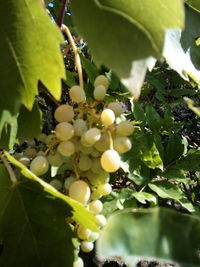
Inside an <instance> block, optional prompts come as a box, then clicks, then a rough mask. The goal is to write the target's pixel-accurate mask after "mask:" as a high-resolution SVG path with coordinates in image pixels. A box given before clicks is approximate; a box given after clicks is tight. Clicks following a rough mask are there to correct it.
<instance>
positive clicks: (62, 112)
mask: <svg viewBox="0 0 200 267" xmlns="http://www.w3.org/2000/svg"><path fill="white" fill-rule="evenodd" d="M54 117H55V119H56V120H57V121H58V122H64V121H65V122H69V121H71V120H72V119H73V118H74V110H73V107H72V106H70V105H67V104H65V105H60V106H59V107H57V109H56V110H55V113H54Z"/></svg>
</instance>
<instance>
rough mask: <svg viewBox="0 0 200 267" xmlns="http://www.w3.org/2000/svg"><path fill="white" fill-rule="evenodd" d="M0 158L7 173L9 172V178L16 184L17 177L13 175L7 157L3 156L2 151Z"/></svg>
mask: <svg viewBox="0 0 200 267" xmlns="http://www.w3.org/2000/svg"><path fill="white" fill-rule="evenodd" d="M0 158H1V160H2V161H3V164H4V166H5V167H6V169H7V171H8V173H9V176H10V179H11V181H12V183H13V184H16V183H17V178H16V176H15V173H14V171H13V169H12V167H11V166H10V164H9V162H8V161H7V159H6V158H5V156H4V154H3V153H0Z"/></svg>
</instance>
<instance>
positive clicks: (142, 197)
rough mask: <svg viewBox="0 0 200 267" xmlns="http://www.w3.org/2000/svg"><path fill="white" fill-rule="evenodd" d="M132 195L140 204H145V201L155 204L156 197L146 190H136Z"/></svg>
mask: <svg viewBox="0 0 200 267" xmlns="http://www.w3.org/2000/svg"><path fill="white" fill-rule="evenodd" d="M133 196H134V197H135V198H136V199H137V200H138V201H139V202H140V203H142V204H146V203H147V201H149V202H152V203H153V204H154V205H156V204H157V199H156V197H155V196H154V195H152V194H150V193H147V192H136V193H133Z"/></svg>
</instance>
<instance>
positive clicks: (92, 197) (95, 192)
mask: <svg viewBox="0 0 200 267" xmlns="http://www.w3.org/2000/svg"><path fill="white" fill-rule="evenodd" d="M101 197H102V195H101V194H99V192H98V191H97V190H96V189H95V190H94V191H93V192H92V194H91V199H92V200H97V199H100V198H101Z"/></svg>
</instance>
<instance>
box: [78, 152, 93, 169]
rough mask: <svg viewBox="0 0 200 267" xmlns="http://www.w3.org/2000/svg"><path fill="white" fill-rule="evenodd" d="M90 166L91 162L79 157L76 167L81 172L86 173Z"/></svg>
mask: <svg viewBox="0 0 200 267" xmlns="http://www.w3.org/2000/svg"><path fill="white" fill-rule="evenodd" d="M91 166H92V160H91V159H90V158H89V157H88V156H82V157H80V160H79V163H78V167H79V169H80V170H81V171H88V170H89V169H90V168H91Z"/></svg>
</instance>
